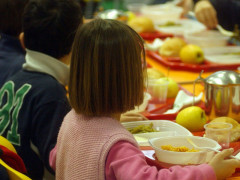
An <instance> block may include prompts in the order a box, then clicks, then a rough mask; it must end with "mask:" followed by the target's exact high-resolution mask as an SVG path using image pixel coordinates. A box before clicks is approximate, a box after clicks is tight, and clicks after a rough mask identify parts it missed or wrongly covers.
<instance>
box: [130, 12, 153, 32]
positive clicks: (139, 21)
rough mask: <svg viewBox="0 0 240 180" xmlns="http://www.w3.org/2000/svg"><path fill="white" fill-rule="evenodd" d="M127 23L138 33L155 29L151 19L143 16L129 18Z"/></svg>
mask: <svg viewBox="0 0 240 180" xmlns="http://www.w3.org/2000/svg"><path fill="white" fill-rule="evenodd" d="M128 25H129V26H130V27H131V28H133V29H134V30H135V31H136V32H138V33H142V32H154V31H155V28H154V25H153V22H152V20H151V19H149V18H147V17H144V16H140V17H136V18H133V19H131V20H130V21H128Z"/></svg>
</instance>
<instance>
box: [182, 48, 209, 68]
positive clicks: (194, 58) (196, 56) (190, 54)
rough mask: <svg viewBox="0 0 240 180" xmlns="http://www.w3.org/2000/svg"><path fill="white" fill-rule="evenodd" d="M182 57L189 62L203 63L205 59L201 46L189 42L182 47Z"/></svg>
mask: <svg viewBox="0 0 240 180" xmlns="http://www.w3.org/2000/svg"><path fill="white" fill-rule="evenodd" d="M180 59H181V61H182V62H184V63H188V64H201V63H203V61H204V53H203V50H202V49H201V48H200V47H199V46H197V45H194V44H188V45H186V46H184V47H183V48H182V49H181V51H180Z"/></svg>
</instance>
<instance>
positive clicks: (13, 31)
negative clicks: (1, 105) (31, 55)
mask: <svg viewBox="0 0 240 180" xmlns="http://www.w3.org/2000/svg"><path fill="white" fill-rule="evenodd" d="M27 1H28V0H1V1H0V69H1V70H0V87H1V86H2V85H3V84H4V83H5V82H6V80H7V78H8V77H9V76H11V75H13V74H15V73H16V72H17V71H19V70H20V69H21V68H22V64H23V63H24V62H25V60H24V56H25V51H24V49H23V48H22V46H21V44H20V41H19V39H18V36H19V34H20V33H21V32H22V14H23V9H24V6H25V4H26V3H27Z"/></svg>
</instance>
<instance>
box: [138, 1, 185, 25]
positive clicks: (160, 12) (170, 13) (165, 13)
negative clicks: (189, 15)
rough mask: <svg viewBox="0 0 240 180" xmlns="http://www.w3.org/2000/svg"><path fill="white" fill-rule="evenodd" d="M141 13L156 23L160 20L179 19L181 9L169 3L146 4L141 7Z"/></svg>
mask: <svg viewBox="0 0 240 180" xmlns="http://www.w3.org/2000/svg"><path fill="white" fill-rule="evenodd" d="M140 11H141V14H142V15H143V16H146V17H148V18H150V19H152V21H153V22H154V23H158V22H159V21H162V20H166V21H167V20H176V19H180V17H181V15H182V13H183V9H182V8H181V7H178V6H174V5H169V4H160V5H148V6H144V7H143V8H141V10H140Z"/></svg>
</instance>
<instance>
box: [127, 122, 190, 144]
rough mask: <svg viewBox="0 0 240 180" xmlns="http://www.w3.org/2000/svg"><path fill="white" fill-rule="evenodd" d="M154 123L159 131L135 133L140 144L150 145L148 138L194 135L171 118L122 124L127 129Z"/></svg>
mask: <svg viewBox="0 0 240 180" xmlns="http://www.w3.org/2000/svg"><path fill="white" fill-rule="evenodd" d="M150 123H152V124H153V128H154V129H156V130H158V131H159V132H150V133H140V134H134V137H135V139H136V141H137V142H138V144H139V145H140V146H150V145H149V143H148V139H151V138H157V137H167V136H192V133H191V132H190V131H189V130H187V129H186V128H184V127H183V126H181V125H179V124H177V123H175V122H172V121H169V120H149V121H134V122H125V123H122V125H123V126H124V127H125V128H126V129H130V128H134V127H136V126H139V125H142V124H144V125H149V124H150Z"/></svg>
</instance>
